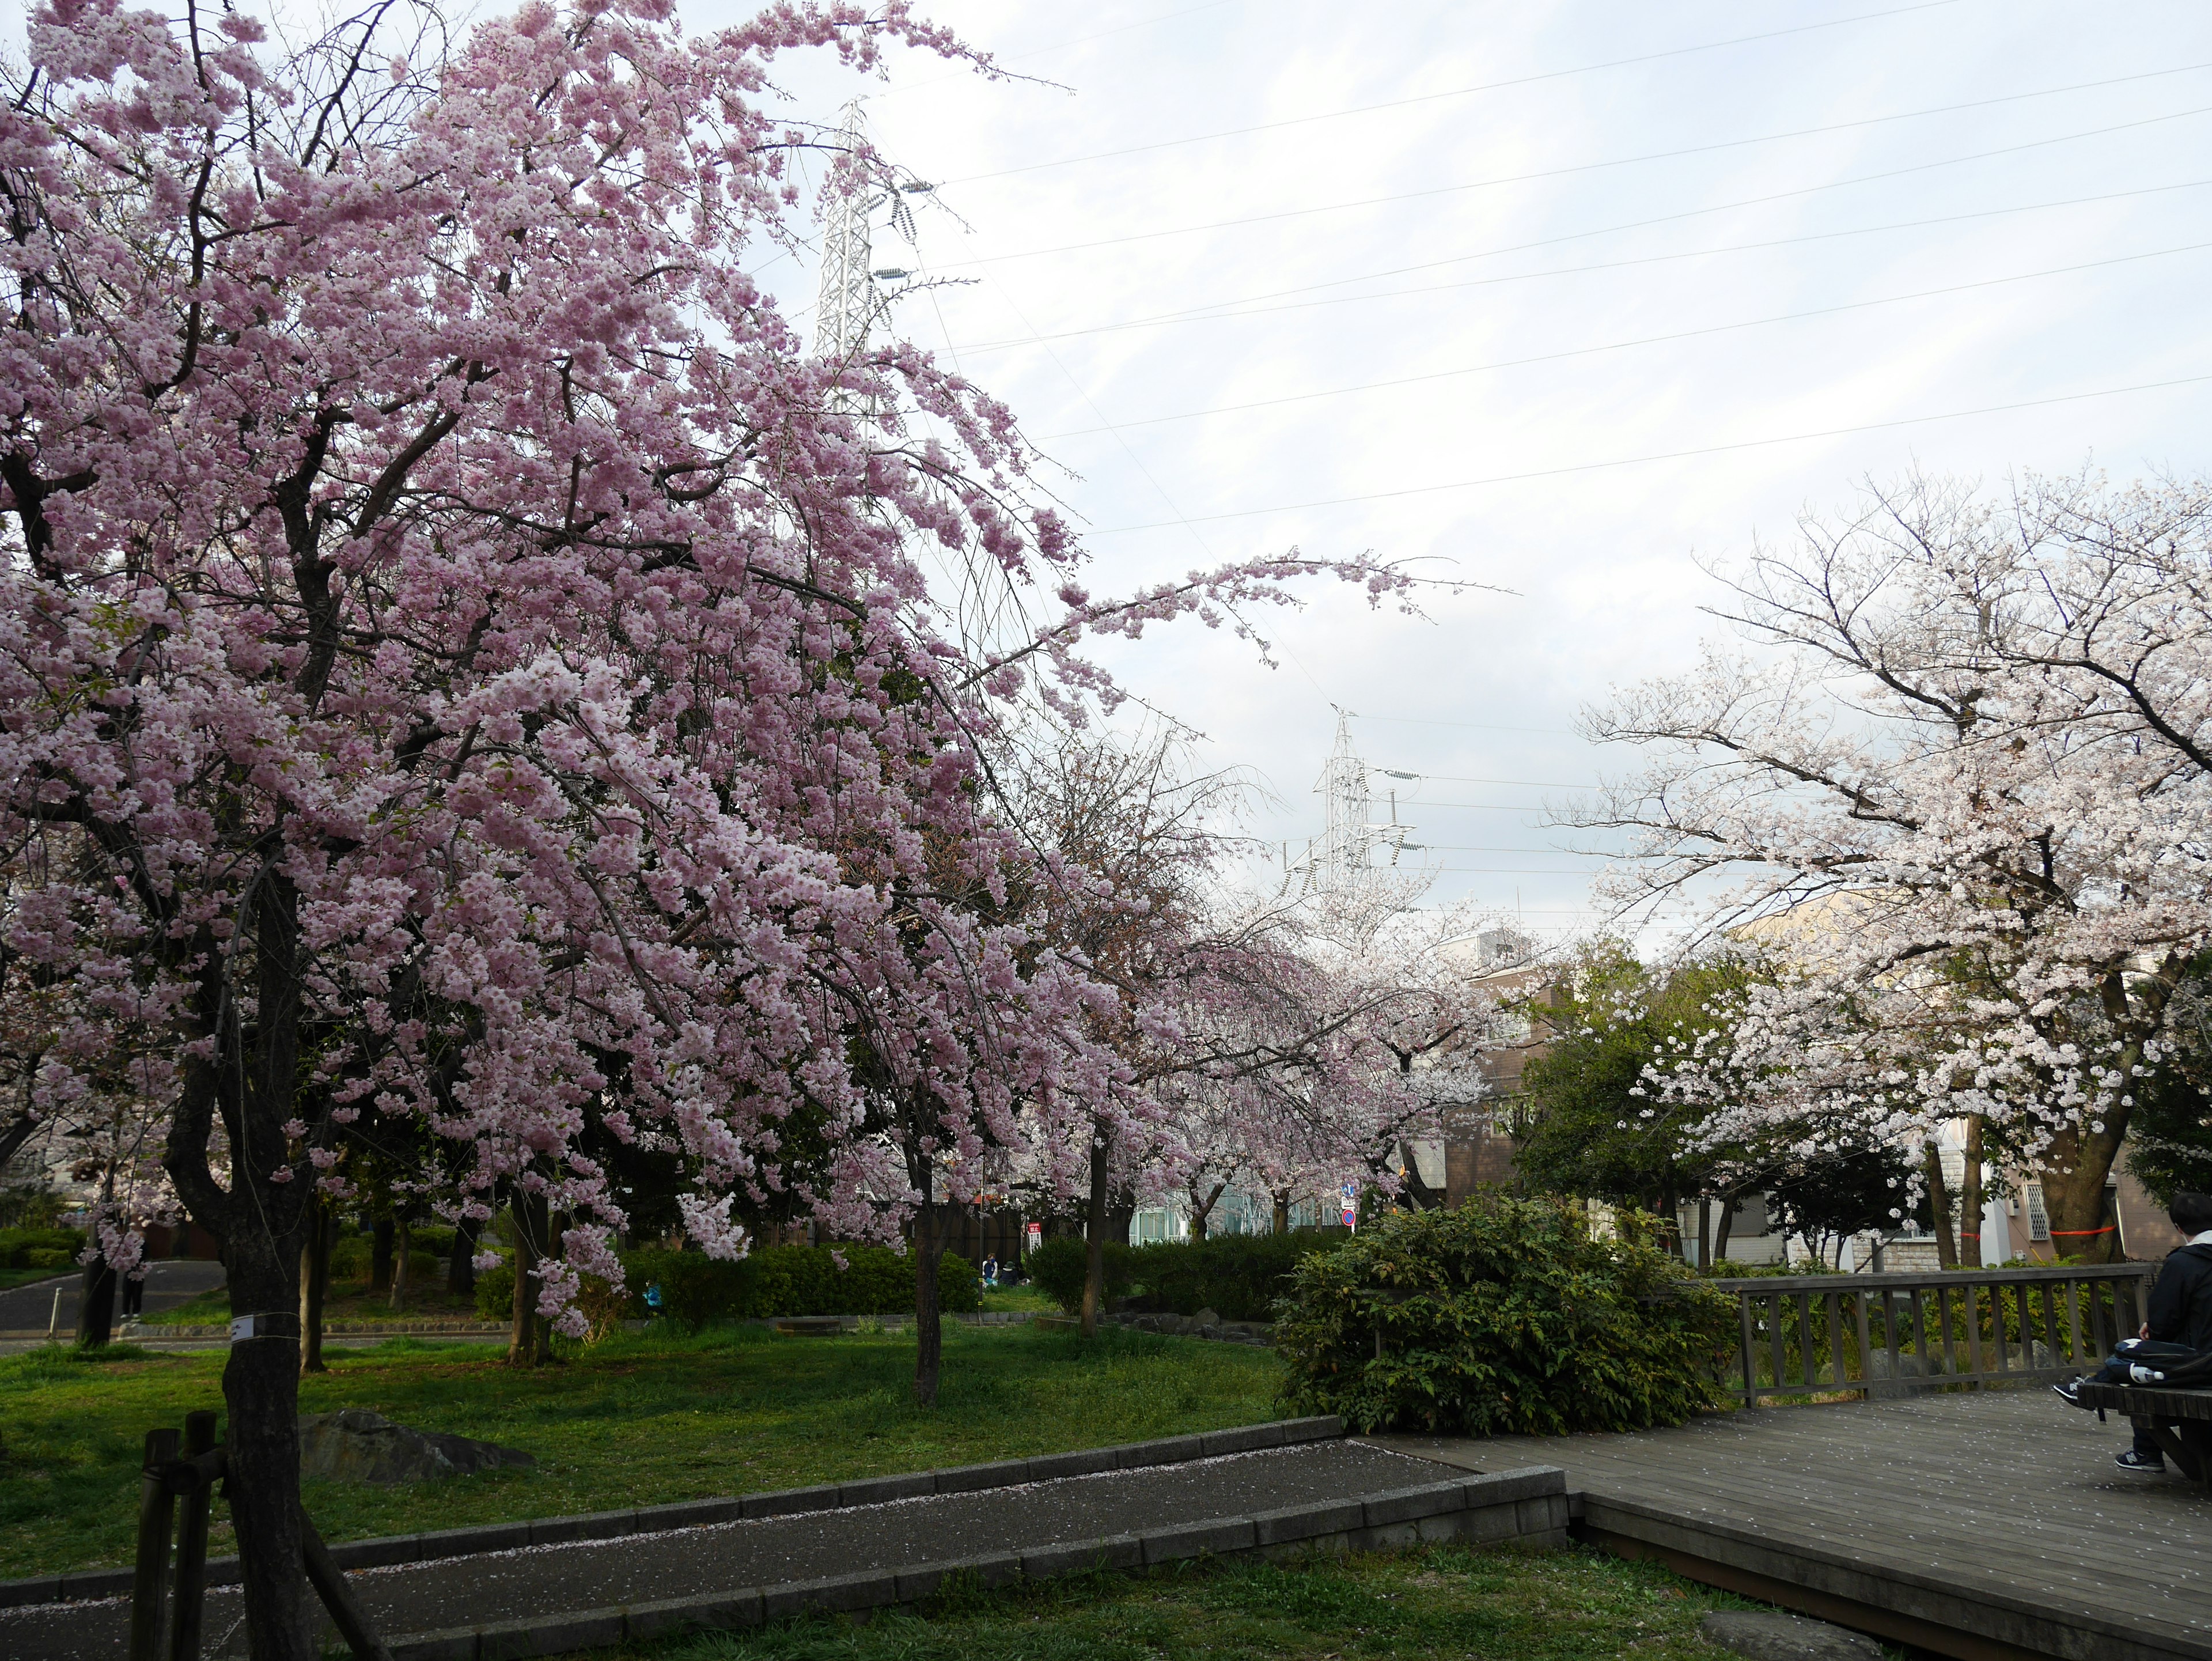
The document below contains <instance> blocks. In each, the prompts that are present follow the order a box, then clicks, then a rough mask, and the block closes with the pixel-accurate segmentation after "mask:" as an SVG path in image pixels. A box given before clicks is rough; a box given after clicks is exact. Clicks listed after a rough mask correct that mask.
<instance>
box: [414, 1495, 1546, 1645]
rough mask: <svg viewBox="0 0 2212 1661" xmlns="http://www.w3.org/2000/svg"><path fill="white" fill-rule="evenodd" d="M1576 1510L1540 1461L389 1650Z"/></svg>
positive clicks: (620, 1638)
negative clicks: (964, 1578) (961, 1578)
mask: <svg viewBox="0 0 2212 1661" xmlns="http://www.w3.org/2000/svg"><path fill="white" fill-rule="evenodd" d="M1568 1512H1569V1502H1568V1496H1567V1480H1566V1473H1565V1471H1563V1470H1561V1469H1558V1468H1557V1467H1555V1466H1550V1465H1538V1466H1531V1467H1529V1468H1528V1469H1522V1470H1509V1471H1498V1472H1494V1473H1492V1474H1490V1475H1480V1476H1460V1477H1455V1478H1452V1479H1451V1480H1449V1481H1447V1482H1431V1483H1425V1484H1424V1485H1422V1486H1420V1487H1419V1488H1400V1489H1396V1490H1394V1491H1392V1492H1390V1493H1387V1494H1370V1495H1368V1496H1366V1497H1364V1498H1362V1499H1351V1500H1322V1501H1319V1502H1316V1503H1313V1504H1309V1505H1304V1506H1291V1507H1288V1508H1286V1509H1284V1510H1280V1511H1269V1512H1257V1513H1255V1514H1253V1515H1250V1516H1244V1517H1219V1518H1210V1519H1208V1520H1206V1521H1204V1522H1197V1523H1176V1524H1169V1525H1167V1526H1165V1527H1163V1528H1158V1529H1154V1530H1149V1531H1147V1532H1145V1533H1142V1534H1121V1535H1115V1536H1111V1537H1109V1538H1106V1539H1101V1540H1091V1541H1082V1542H1069V1543H1065V1544H1061V1545H1056V1546H1046V1547H1043V1548H1039V1549H1037V1550H1034V1551H1021V1552H998V1553H992V1554H989V1555H983V1556H978V1557H963V1558H957V1559H954V1560H951V1561H946V1562H938V1563H925V1564H921V1565H918V1566H916V1567H912V1568H904V1569H864V1570H862V1571H860V1573H855V1574H841V1575H836V1576H832V1577H830V1578H829V1579H817V1580H802V1581H793V1582H787V1583H786V1584H784V1585H772V1586H762V1587H752V1588H748V1589H746V1590H744V1591H727V1592H708V1593H705V1594H702V1595H698V1596H694V1597H672V1598H668V1599H665V1600H662V1601H659V1602H656V1603H632V1604H627V1605H617V1606H615V1607H611V1608H606V1609H580V1610H576V1611H574V1612H573V1613H570V1614H566V1615H539V1616H532V1617H528V1618H526V1619H522V1620H517V1621H495V1622H492V1623H489V1624H487V1625H483V1626H476V1627H453V1628H446V1629H444V1630H442V1631H438V1632H423V1633H411V1634H405V1635H404V1636H401V1637H397V1638H394V1639H392V1640H389V1648H390V1649H391V1652H392V1658H393V1661H525V1658H529V1657H535V1656H550V1655H565V1654H568V1653H571V1652H575V1651H579V1650H590V1649H604V1648H608V1647H611V1646H614V1645H617V1644H622V1643H641V1642H645V1641H648V1640H654V1639H659V1638H666V1637H671V1636H673V1635H674V1634H678V1633H680V1632H684V1631H688V1630H696V1629H699V1628H709V1629H720V1630H729V1629H735V1628H746V1627H757V1626H761V1625H763V1624H764V1623H766V1622H768V1621H780V1620H783V1619H786V1618H787V1617H789V1616H792V1615H801V1614H808V1613H815V1612H820V1613H827V1614H855V1613H858V1612H860V1611H862V1610H867V1609H886V1608H890V1607H893V1606H895V1605H898V1604H912V1603H920V1602H921V1601H922V1600H923V1599H925V1598H927V1597H929V1596H930V1595H931V1594H932V1593H933V1592H934V1591H936V1590H937V1589H938V1588H939V1586H940V1585H942V1584H943V1583H944V1582H945V1580H947V1579H951V1577H953V1576H955V1575H960V1574H966V1575H971V1576H973V1577H974V1578H975V1580H976V1581H977V1582H979V1583H980V1584H981V1585H983V1586H984V1587H986V1588H996V1587H1001V1586H1007V1585H1014V1584H1015V1583H1017V1582H1018V1581H1022V1580H1025V1579H1026V1580H1043V1579H1052V1578H1054V1577H1055V1576H1058V1575H1063V1574H1073V1573H1083V1572H1085V1571H1086V1570H1091V1569H1096V1568H1106V1569H1114V1570H1130V1569H1142V1568H1152V1567H1158V1566H1160V1565H1163V1564H1167V1563H1174V1562H1179V1561H1188V1560H1189V1559H1192V1558H1198V1557H1225V1556H1233V1555H1249V1554H1267V1553H1277V1554H1283V1553H1291V1552H1299V1551H1312V1550H1317V1549H1318V1550H1352V1551H1371V1550H1378V1549H1383V1548H1389V1547H1392V1546H1402V1545H1413V1544H1416V1543H1419V1542H1425V1541H1437V1540H1468V1541H1473V1542H1476V1543H1489V1542H1496V1541H1500V1540H1512V1539H1523V1540H1533V1541H1534V1542H1537V1543H1539V1544H1542V1545H1548V1546H1562V1545H1565V1543H1566V1542H1567V1541H1568V1538H1569V1534H1568V1524H1569V1516H1568Z"/></svg>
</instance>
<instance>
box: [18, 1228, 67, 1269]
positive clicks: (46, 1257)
mask: <svg viewBox="0 0 2212 1661" xmlns="http://www.w3.org/2000/svg"><path fill="white" fill-rule="evenodd" d="M82 1250H84V1233H83V1231H82V1230H81V1229H75V1228H0V1269H52V1268H55V1267H58V1266H59V1265H61V1264H65V1263H70V1262H75V1261H76V1255H77V1253H78V1252H80V1251H82Z"/></svg>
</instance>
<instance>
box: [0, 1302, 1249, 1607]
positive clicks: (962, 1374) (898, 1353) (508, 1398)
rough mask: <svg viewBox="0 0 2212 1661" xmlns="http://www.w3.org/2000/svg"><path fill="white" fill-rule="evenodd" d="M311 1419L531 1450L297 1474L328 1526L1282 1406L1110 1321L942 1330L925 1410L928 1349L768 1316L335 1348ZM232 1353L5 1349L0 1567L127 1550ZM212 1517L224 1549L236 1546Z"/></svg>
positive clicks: (1198, 1358) (901, 1457)
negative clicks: (155, 1482)
mask: <svg viewBox="0 0 2212 1661" xmlns="http://www.w3.org/2000/svg"><path fill="white" fill-rule="evenodd" d="M325 1354H326V1355H327V1356H328V1357H329V1358H330V1363H331V1371H330V1372H328V1373H327V1374H325V1375H322V1376H320V1377H316V1378H307V1379H304V1380H302V1381H301V1392H300V1399H301V1409H302V1411H307V1412H313V1411H318V1410H327V1409H332V1408H340V1407H363V1408H369V1409H374V1410H375V1411H376V1412H379V1413H381V1414H384V1415H386V1416H388V1417H390V1418H393V1419H396V1420H398V1421H400V1422H401V1423H402V1424H406V1425H411V1426H414V1427H416V1428H417V1429H422V1430H440V1431H452V1432H457V1433H459V1434H461V1435H464V1436H477V1437H483V1438H486V1439H489V1440H492V1441H496V1442H501V1443H503V1444H505V1445H507V1446H510V1447H518V1448H521V1449H524V1450H525V1451H528V1452H531V1453H533V1454H535V1455H537V1457H538V1465H537V1466H536V1468H535V1469H528V1470H501V1471H487V1472H483V1473H480V1474H478V1475H473V1476H464V1477H454V1478H451V1479H449V1480H447V1481H446V1482H429V1483H419V1484H413V1485H409V1486H405V1487H400V1488H368V1487H365V1486H361V1485H356V1484H351V1483H335V1482H310V1483H308V1484H307V1485H306V1490H305V1492H306V1497H307V1507H308V1511H309V1513H310V1514H311V1515H312V1516H313V1518H315V1521H316V1524H317V1526H318V1527H319V1528H320V1529H321V1530H322V1531H323V1534H324V1535H325V1537H326V1538H329V1539H332V1540H350V1539H356V1538H360V1537H362V1536H368V1535H380V1534H405V1533H411V1532H414V1531H416V1530H423V1529H441V1528H456V1527H459V1526H461V1525H463V1524H470V1523H489V1522H504V1521H510V1520H513V1519H515V1518H526V1517H549V1516H557V1515H561V1514H563V1513H566V1512H586V1511H607V1510H613V1509H617V1508H619V1507H621V1506H641V1505H654V1504H659V1503H660V1502H663V1501H666V1500H690V1499H698V1498H702V1497H705V1496H708V1495H711V1494H750V1493H757V1492H761V1491H763V1490H767V1489H774V1488H797V1487H802V1486H805V1485H806V1484H808V1483H812V1482H840V1481H844V1480H847V1479H850V1478H857V1477H861V1476H873V1475H889V1474H892V1473H896V1472H901V1471H909V1470H925V1469H930V1468H931V1467H933V1466H939V1465H964V1464H971V1463H979V1462H981V1461H984V1460H989V1459H1004V1458H1014V1457H1022V1456H1025V1455H1029V1454H1034V1453H1054V1452H1061V1451H1066V1450H1069V1449H1073V1448H1084V1447H1097V1446H1101V1445H1106V1444H1109V1443H1115V1442H1133V1441H1139V1440H1142V1439H1146V1438H1148V1437H1154V1436H1175V1435H1181V1434H1184V1433H1188V1432H1191V1431H1202V1430H1219V1429H1224V1428H1226V1427H1230V1426H1233V1425H1244V1424H1252V1423H1255V1422H1257V1421H1261V1420H1265V1419H1270V1418H1273V1417H1276V1416H1278V1415H1279V1408H1278V1404H1277V1402H1276V1399H1275V1397H1276V1392H1277V1390H1278V1389H1279V1385H1280V1383H1281V1368H1280V1366H1279V1363H1278V1362H1277V1361H1276V1360H1275V1358H1274V1356H1273V1354H1272V1353H1271V1352H1269V1351H1267V1350H1264V1349H1257V1348H1247V1347H1245V1346H1243V1345H1240V1344H1208V1343H1200V1342H1196V1341H1194V1340H1188V1339H1176V1338H1160V1337H1154V1336H1151V1335H1145V1334H1137V1333H1123V1332H1119V1331H1115V1330H1111V1329H1109V1330H1108V1331H1106V1332H1104V1333H1102V1334H1101V1335H1099V1337H1098V1338H1097V1339H1096V1340H1094V1341H1091V1342H1085V1341H1084V1340H1082V1339H1081V1338H1079V1337H1077V1336H1075V1335H1073V1334H1071V1333H1054V1332H1037V1331H1034V1330H1032V1329H1030V1328H1028V1327H1026V1326H1012V1327H962V1326H958V1325H948V1326H947V1327H946V1329H945V1372H944V1383H943V1386H942V1389H941V1390H940V1392H939V1402H938V1405H937V1406H936V1407H935V1408H934V1409H929V1410H927V1411H924V1410H923V1409H919V1408H917V1407H915V1405H914V1398H913V1393H912V1385H913V1378H914V1341H913V1339H912V1337H911V1336H908V1335H897V1334H890V1335H886V1334H874V1335H870V1334H858V1335H847V1336H843V1337H836V1338H779V1337H776V1336H774V1335H771V1334H769V1333H768V1332H765V1331H763V1329H759V1328H757V1327H727V1328H718V1329H712V1330H709V1331H708V1332H706V1333H703V1334H702V1335H698V1336H696V1337H683V1336H676V1335H661V1334H647V1335H639V1336H635V1337H632V1336H629V1335H623V1336H619V1337H616V1338H611V1339H609V1340H608V1341H607V1342H605V1343H602V1344H599V1345H598V1346H596V1347H594V1348H591V1349H588V1350H586V1351H583V1352H581V1353H580V1354H577V1355H575V1356H574V1358H573V1359H571V1360H568V1362H567V1363H566V1364H565V1365H562V1366H554V1367H548V1368H544V1369H540V1370H538V1371H536V1372H514V1371H512V1370H510V1369H509V1368H508V1367H507V1366H505V1365H504V1363H503V1361H502V1360H501V1351H500V1350H499V1349H498V1348H495V1347H493V1346H490V1345H475V1344H471V1345H460V1344H436V1343H428V1342H419V1341H416V1342H410V1341H408V1340H404V1339H399V1340H393V1341H392V1342H387V1343H385V1344H381V1345H379V1346H377V1347H375V1348H362V1349H358V1350H348V1349H346V1348H343V1346H342V1345H333V1346H332V1347H331V1348H329V1349H327V1350H326V1351H325ZM223 1360H224V1358H223V1356H222V1354H219V1353H217V1354H161V1353H158V1352H152V1351H147V1350H143V1349H138V1348H135V1347H132V1346H127V1345H114V1346H111V1347H110V1349H109V1354H108V1359H106V1360H87V1359H80V1358H79V1357H78V1355H77V1354H76V1351H74V1350H71V1349H69V1348H63V1347H55V1348H42V1349H40V1350H37V1351H34V1352H33V1353H31V1354H26V1355H18V1356H10V1357H5V1358H0V1426H4V1427H5V1439H6V1443H7V1452H6V1454H5V1456H4V1457H0V1579H9V1578H13V1577H16V1576H21V1575H27V1574H35V1573H52V1572H54V1571H56V1570H61V1569H71V1568H85V1567H94V1566H98V1565H106V1564H119V1563H125V1562H127V1561H129V1558H130V1552H131V1529H132V1527H133V1524H134V1521H135V1518H136V1516H137V1503H138V1502H137V1493H138V1475H137V1468H138V1464H139V1462H140V1458H141V1456H142V1450H143V1445H144V1441H145V1433H146V1432H147V1431H149V1430H150V1429H153V1428H155V1427H158V1426H163V1425H172V1426H181V1425H182V1424H183V1422H184V1415H185V1413H186V1412H188V1411H190V1410H191V1409H196V1408H215V1409H220V1408H221V1407H222V1384H221V1378H222V1365H223ZM225 1512H226V1508H225V1507H223V1506H221V1505H219V1504H218V1505H217V1506H216V1508H215V1519H216V1530H215V1538H214V1543H213V1544H212V1546H211V1548H210V1549H211V1550H212V1551H214V1552H216V1553H218V1554H220V1553H222V1552H224V1551H227V1550H228V1549H229V1548H230V1546H229V1523H228V1518H227V1516H226V1514H225Z"/></svg>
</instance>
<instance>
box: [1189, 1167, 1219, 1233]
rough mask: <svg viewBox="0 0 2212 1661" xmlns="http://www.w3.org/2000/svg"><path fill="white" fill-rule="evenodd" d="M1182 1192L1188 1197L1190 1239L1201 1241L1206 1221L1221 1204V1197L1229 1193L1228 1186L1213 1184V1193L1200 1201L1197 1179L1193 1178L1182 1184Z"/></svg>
mask: <svg viewBox="0 0 2212 1661" xmlns="http://www.w3.org/2000/svg"><path fill="white" fill-rule="evenodd" d="M1183 1191H1184V1192H1185V1193H1186V1194H1188V1195H1189V1196H1190V1238H1192V1239H1194V1240H1203V1239H1204V1238H1206V1221H1207V1220H1208V1219H1209V1218H1211V1217H1212V1215H1213V1208H1214V1207H1216V1206H1218V1205H1219V1204H1220V1203H1221V1196H1223V1195H1224V1194H1226V1193H1227V1192H1228V1191H1229V1184H1228V1183H1225V1182H1223V1183H1214V1185H1213V1192H1212V1193H1211V1194H1209V1195H1207V1196H1206V1197H1205V1198H1204V1199H1203V1200H1201V1199H1200V1198H1199V1185H1198V1182H1197V1179H1196V1178H1195V1177H1194V1178H1193V1179H1192V1180H1191V1181H1189V1182H1188V1183H1184V1184H1183Z"/></svg>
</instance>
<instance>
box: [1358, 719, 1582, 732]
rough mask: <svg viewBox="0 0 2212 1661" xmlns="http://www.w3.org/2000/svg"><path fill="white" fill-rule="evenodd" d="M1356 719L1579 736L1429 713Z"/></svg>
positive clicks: (1556, 729) (1570, 729)
mask: <svg viewBox="0 0 2212 1661" xmlns="http://www.w3.org/2000/svg"><path fill="white" fill-rule="evenodd" d="M1352 720H1354V721H1389V723H1391V725H1393V726H1394V727H1468V728H1470V729H1472V730H1474V731H1475V732H1478V733H1557V734H1565V735H1566V736H1568V737H1578V736H1580V735H1579V734H1578V733H1576V732H1575V729H1574V728H1573V727H1500V726H1499V725H1498V723H1497V722H1495V721H1437V720H1436V719H1435V718H1434V717H1432V716H1429V715H1354V716H1352Z"/></svg>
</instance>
